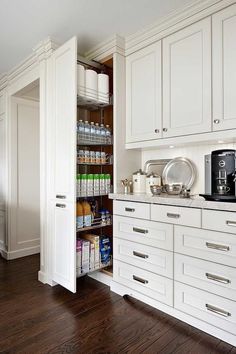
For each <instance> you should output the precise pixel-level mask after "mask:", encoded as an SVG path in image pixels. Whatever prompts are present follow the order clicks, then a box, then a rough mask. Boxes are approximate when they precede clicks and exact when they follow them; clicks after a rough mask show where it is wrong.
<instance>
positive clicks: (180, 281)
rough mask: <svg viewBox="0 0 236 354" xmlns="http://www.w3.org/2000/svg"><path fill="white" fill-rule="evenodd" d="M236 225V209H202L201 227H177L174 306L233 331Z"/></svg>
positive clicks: (235, 316)
mask: <svg viewBox="0 0 236 354" xmlns="http://www.w3.org/2000/svg"><path fill="white" fill-rule="evenodd" d="M235 226H236V215H235V213H231V212H223V211H213V210H203V211H202V229H196V228H190V227H183V226H175V231H174V232H175V233H174V235H175V237H174V250H175V254H174V279H175V286H174V289H175V291H174V303H175V308H176V309H178V310H181V311H183V312H186V313H191V315H192V316H194V317H196V318H199V319H201V320H203V321H205V322H207V323H209V324H213V325H214V326H215V327H218V328H220V329H224V330H225V331H227V332H229V333H232V334H234V335H236V235H235V233H234V234H233V233H232V232H233V231H234V232H235V230H236V228H235ZM213 230H215V231H213Z"/></svg>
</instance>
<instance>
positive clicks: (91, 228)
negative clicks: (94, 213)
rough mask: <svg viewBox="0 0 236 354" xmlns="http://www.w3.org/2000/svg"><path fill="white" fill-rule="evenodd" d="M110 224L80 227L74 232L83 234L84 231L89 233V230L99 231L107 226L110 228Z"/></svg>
mask: <svg viewBox="0 0 236 354" xmlns="http://www.w3.org/2000/svg"><path fill="white" fill-rule="evenodd" d="M111 225H112V223H110V224H106V225H104V224H98V225H92V226H87V227H81V229H77V230H76V232H77V233H78V232H84V231H90V230H95V229H100V228H102V227H107V226H111Z"/></svg>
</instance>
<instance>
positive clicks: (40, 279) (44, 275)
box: [38, 270, 47, 284]
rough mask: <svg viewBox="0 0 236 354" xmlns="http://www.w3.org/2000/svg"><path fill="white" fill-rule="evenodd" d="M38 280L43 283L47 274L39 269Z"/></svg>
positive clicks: (45, 281)
mask: <svg viewBox="0 0 236 354" xmlns="http://www.w3.org/2000/svg"><path fill="white" fill-rule="evenodd" d="M38 281H40V282H41V283H43V284H46V283H47V276H46V274H45V273H44V272H42V271H41V270H40V271H39V272H38Z"/></svg>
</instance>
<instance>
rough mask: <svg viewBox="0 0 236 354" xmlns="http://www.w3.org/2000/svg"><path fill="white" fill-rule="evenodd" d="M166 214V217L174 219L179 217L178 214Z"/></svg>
mask: <svg viewBox="0 0 236 354" xmlns="http://www.w3.org/2000/svg"><path fill="white" fill-rule="evenodd" d="M166 215H167V216H168V218H174V219H178V218H180V215H179V214H174V213H167V214H166Z"/></svg>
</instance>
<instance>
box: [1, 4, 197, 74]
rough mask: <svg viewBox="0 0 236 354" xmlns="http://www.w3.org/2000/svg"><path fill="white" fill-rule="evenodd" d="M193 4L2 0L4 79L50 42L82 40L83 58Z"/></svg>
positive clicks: (80, 45) (2, 62)
mask: <svg viewBox="0 0 236 354" xmlns="http://www.w3.org/2000/svg"><path fill="white" fill-rule="evenodd" d="M193 2H194V0H164V1H163V0H0V9H1V10H0V51H1V54H0V75H1V74H2V73H4V72H7V71H8V70H10V69H11V68H12V67H13V66H14V65H16V64H18V63H19V62H20V61H21V60H23V59H24V58H25V57H27V56H28V55H29V54H30V53H31V50H32V48H33V47H34V46H35V45H36V44H38V42H40V41H41V40H42V39H44V38H46V37H47V36H50V37H51V38H53V39H55V40H56V41H58V42H59V43H63V42H64V41H66V40H67V39H69V38H70V37H72V36H74V35H76V36H77V37H78V50H79V53H80V54H83V53H84V52H86V51H87V50H89V49H91V48H92V47H93V46H94V45H96V44H98V43H99V42H101V41H103V40H105V39H107V38H109V37H111V36H112V35H114V34H115V33H118V34H120V35H122V36H126V35H129V34H132V33H134V32H135V31H137V30H139V29H142V27H144V26H146V25H149V24H151V23H152V22H155V21H156V20H158V18H160V17H162V16H165V15H167V14H168V13H170V12H171V11H172V10H175V9H178V8H181V7H182V6H185V5H188V4H190V3H193Z"/></svg>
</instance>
